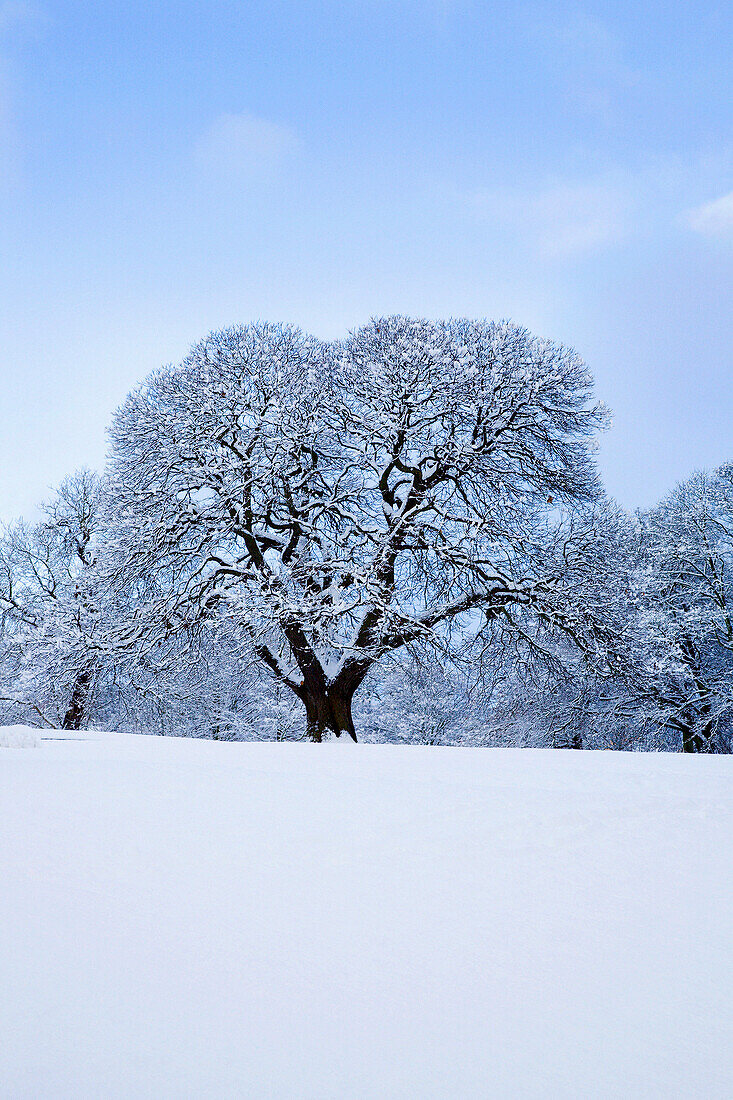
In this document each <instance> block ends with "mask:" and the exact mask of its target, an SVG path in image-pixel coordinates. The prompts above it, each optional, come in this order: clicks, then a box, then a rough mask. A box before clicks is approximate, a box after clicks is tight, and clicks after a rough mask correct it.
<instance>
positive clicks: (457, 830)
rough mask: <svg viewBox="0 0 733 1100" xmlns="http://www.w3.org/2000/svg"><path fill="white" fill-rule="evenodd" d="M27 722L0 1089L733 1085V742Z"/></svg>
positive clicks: (6, 883)
mask: <svg viewBox="0 0 733 1100" xmlns="http://www.w3.org/2000/svg"><path fill="white" fill-rule="evenodd" d="M42 736H43V740H42V741H41V743H40V744H39V745H37V746H36V747H33V745H32V744H31V745H23V744H22V743H20V741H19V742H18V743H17V744H14V743H13V742H12V741H10V746H9V747H4V748H1V749H0V1095H1V1096H2V1097H12V1098H13V1100H18V1098H21V1097H28V1098H30V1097H32V1098H34V1100H35V1098H38V1097H44V1098H50V1100H56V1098H59V1097H70V1098H71V1097H74V1098H79V1097H84V1098H85V1100H87V1098H96V1097H99V1098H102V1097H104V1098H105V1100H109V1098H116V1097H150V1098H153V1097H155V1098H159V1097H186V1098H194V1097H196V1098H198V1097H248V1098H249V1097H278V1098H279V1097H287V1098H291V1097H292V1098H295V1097H297V1098H300V1097H319V1098H320V1097H323V1098H325V1097H329V1098H334V1100H336V1098H339V1100H341V1098H352V1097H353V1098H358V1100H365V1098H372V1097H374V1098H376V1097H380V1098H382V1097H410V1098H413V1097H414V1098H419V1100H423V1098H430V1097H445V1098H455V1097H522V1098H525V1097H552V1098H555V1097H584V1098H585V1097H665V1098H668V1097H690V1098H692V1097H695V1098H711V1097H720V1098H723V1097H726V1098H729V1097H730V1096H732V1095H733V1008H732V1006H733V843H732V842H733V829H732V826H733V797H732V794H733V758H721V757H683V756H666V755H626V754H616V753H611V752H595V753H590V752H588V753H583V752H575V753H573V752H549V751H547V752H546V751H536V750H535V751H533V750H509V749H506V750H501V749H494V750H481V749H475V750H474V749H451V748H417V747H391V746H370V745H359V746H354V745H351V744H348V745H347V744H341V743H334V744H324V745H306V744H226V743H221V742H205V741H192V740H173V739H165V738H158V737H129V736H123V735H116V734H88V735H75V734H61V733H58V734H57V733H46V732H44V733H43V734H42ZM9 740H10V739H9ZM20 740H21V741H22V739H20Z"/></svg>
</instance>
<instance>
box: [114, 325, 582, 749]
mask: <svg viewBox="0 0 733 1100" xmlns="http://www.w3.org/2000/svg"><path fill="white" fill-rule="evenodd" d="M591 394H592V382H591V378H590V375H589V373H588V371H587V369H586V367H585V366H584V364H583V363H582V361H581V360H580V359H579V358H578V356H577V355H576V354H575V353H574V352H572V351H570V350H568V349H566V348H564V347H561V346H558V345H555V344H552V343H550V342H547V341H543V340H539V339H536V338H535V337H533V336H531V335H530V334H528V333H527V332H526V331H525V330H523V329H521V328H517V327H515V326H513V325H511V324H506V323H502V324H492V323H488V322H484V321H480V322H474V321H463V320H457V321H446V322H428V321H422V320H410V319H406V318H402V317H390V318H386V319H382V320H375V321H373V322H371V323H370V324H369V325H367V326H366V327H365V328H363V329H361V330H359V331H358V332H356V333H354V334H353V335H352V336H351V337H350V338H349V339H348V340H346V341H345V342H343V343H339V344H335V345H327V344H324V343H322V342H319V341H317V340H315V339H313V338H311V337H308V336H304V335H303V334H301V333H300V332H299V331H298V330H297V329H294V328H291V327H288V326H280V325H267V324H260V325H252V326H248V327H243V328H234V329H229V330H227V331H224V332H220V333H215V334H213V335H211V336H209V337H208V338H207V339H205V340H204V341H203V342H202V343H200V344H199V345H197V346H196V347H194V348H193V350H192V351H191V353H190V354H189V356H188V357H187V358H186V359H185V360H184V362H183V363H182V364H181V366H180V367H176V368H167V369H165V370H162V371H160V372H158V373H156V374H154V375H152V376H151V377H150V378H149V379H148V381H147V382H146V383H144V384H143V385H142V386H141V387H140V388H139V389H138V390H137V391H135V392H134V393H133V394H132V395H131V396H130V397H129V399H128V400H127V402H126V403H125V404H124V406H123V407H122V408H121V410H120V411H119V413H118V414H117V416H116V418H115V421H114V425H113V429H112V440H113V451H112V462H111V467H110V484H111V491H110V500H111V501H112V502H113V509H112V511H111V514H110V516H109V518H108V521H107V526H106V534H105V541H106V544H107V553H108V561H109V562H110V563H111V564H109V565H108V573H109V576H110V577H111V578H113V580H114V583H115V584H116V585H117V587H118V590H121V589H122V588H124V591H125V593H126V594H127V595H131V596H132V605H131V606H132V610H131V612H130V613H129V614H127V615H126V616H125V617H124V622H123V623H122V625H121V626H120V627H119V628H118V629H117V631H116V633H115V639H116V644H117V645H119V646H121V647H125V648H127V649H128V650H131V651H134V652H136V653H138V654H143V653H146V652H150V651H151V650H152V649H153V648H154V647H155V646H157V645H159V644H160V643H161V640H162V639H163V638H165V637H170V636H173V635H178V634H181V635H182V634H185V633H186V632H188V631H192V630H196V629H197V628H198V627H200V624H201V623H203V622H206V621H208V620H210V619H212V618H214V617H217V616H218V617H222V618H223V619H225V620H227V621H229V622H231V623H233V624H235V626H236V629H237V630H239V631H243V632H244V633H246V635H247V636H248V638H249V642H250V644H251V647H252V650H253V652H255V653H256V654H257V656H258V657H259V659H260V661H261V662H262V663H263V665H264V666H265V667H266V668H267V669H268V670H269V672H270V673H271V674H272V676H274V677H275V679H276V680H277V681H278V682H279V684H280V685H283V686H285V687H287V688H288V689H290V690H291V691H292V692H293V693H294V695H295V696H296V697H297V698H298V699H299V700H300V701H301V702H302V704H303V705H304V707H305V712H306V724H307V732H308V736H309V737H311V738H312V739H314V740H320V739H321V738H322V736H323V735H324V733H326V732H328V731H331V732H333V733H335V734H337V735H338V734H340V733H341V732H344V731H345V732H347V733H349V734H350V735H351V736H352V737H355V729H354V722H353V718H352V700H353V697H354V694H355V692H356V691H357V690H358V689H359V687H360V685H361V684H362V683H363V681H364V679H365V677H366V676H367V675H368V674H369V673H370V670H372V669H373V668H374V666H375V665H376V664H377V662H379V661H380V660H382V659H383V658H384V657H385V656H387V655H390V654H394V653H396V652H397V651H398V650H400V649H401V648H402V647H405V646H407V645H410V646H413V647H419V646H421V645H422V644H423V643H430V645H431V646H433V647H437V649H442V650H443V652H445V653H450V652H451V651H452V650H453V648H455V647H456V646H458V647H460V646H463V645H465V641H466V636H467V634H471V633H472V632H473V633H474V634H475V633H479V632H481V631H482V630H484V631H486V630H488V629H490V628H491V625H492V624H495V623H498V622H499V621H501V623H502V625H503V627H504V628H506V629H510V630H519V631H521V630H522V629H523V627H522V624H523V622H524V621H525V620H527V619H529V618H533V619H537V618H539V619H540V620H542V621H543V622H544V623H545V624H546V625H547V626H548V627H549V628H555V629H562V630H563V631H566V632H568V634H569V635H571V636H573V637H574V638H575V639H576V640H579V641H582V642H584V643H589V644H590V645H591V648H592V646H594V645H595V646H600V645H602V644H604V643H603V640H602V629H601V628H600V624H599V623H595V624H594V622H593V619H592V616H589V615H588V614H587V609H585V608H584V607H583V605H582V603H579V602H578V596H579V590H580V589H579V586H581V585H582V582H581V578H582V577H583V576H587V574H588V568H587V567H588V564H589V561H590V558H589V555H590V557H592V555H593V552H594V551H593V546H594V539H595V530H596V510H597V508H598V507H599V505H600V503H601V498H602V494H601V490H600V488H599V485H598V481H597V477H596V472H595V467H594V461H593V457H592V453H593V449H594V442H593V436H594V434H595V433H596V431H597V429H598V428H599V427H600V426H601V425H602V423H603V420H604V412H603V409H602V408H601V407H600V406H598V405H597V404H594V403H593V402H592V400H591ZM595 627H598V629H597V630H596V629H595ZM599 639H600V640H599Z"/></svg>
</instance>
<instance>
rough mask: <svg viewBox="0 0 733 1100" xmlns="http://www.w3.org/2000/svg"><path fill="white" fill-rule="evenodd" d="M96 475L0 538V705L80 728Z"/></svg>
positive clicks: (87, 475) (90, 665) (87, 673)
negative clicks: (36, 517)
mask: <svg viewBox="0 0 733 1100" xmlns="http://www.w3.org/2000/svg"><path fill="white" fill-rule="evenodd" d="M100 494H101V483H100V479H99V477H98V476H97V475H96V474H94V473H91V472H90V471H88V470H82V471H80V472H78V473H76V474H74V475H72V476H71V477H68V478H67V479H66V480H65V481H63V482H62V484H61V485H60V487H59V488H58V490H57V491H56V493H55V495H54V496H53V498H52V499H51V500H50V501H49V502H47V503H46V504H45V505H43V507H42V519H41V520H40V522H38V523H36V524H27V523H22V522H21V523H16V524H14V525H12V526H11V527H9V528H7V529H6V530H5V531H4V533H3V535H2V538H0V642H1V647H0V704H2V706H3V708H4V710H5V711H6V712H7V713H8V714H9V715H13V714H15V713H25V714H26V715H28V716H30V717H31V718H32V719H34V720H40V721H42V722H43V723H44V724H46V725H51V726H57V725H60V726H62V728H64V729H80V728H81V726H82V725H83V724H84V722H85V718H86V712H87V707H88V702H89V697H90V693H91V691H92V687H93V683H94V678H95V672H96V670H97V667H98V655H97V654H96V653H95V652H94V648H93V646H92V645H90V637H89V629H90V622H91V620H92V618H93V617H94V616H93V612H92V609H91V606H90V601H91V588H90V583H91V574H92V571H93V565H94V553H95V551H94V537H95V530H96V524H97V519H98V514H99V505H100Z"/></svg>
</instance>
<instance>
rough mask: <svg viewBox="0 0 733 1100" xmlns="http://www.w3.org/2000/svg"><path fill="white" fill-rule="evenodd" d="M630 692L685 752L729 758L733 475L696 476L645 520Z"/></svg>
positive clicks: (732, 470)
mask: <svg viewBox="0 0 733 1100" xmlns="http://www.w3.org/2000/svg"><path fill="white" fill-rule="evenodd" d="M639 523H640V542H641V548H642V549H641V560H640V566H639V568H638V570H637V573H636V579H637V589H636V594H635V597H636V606H637V620H636V625H637V634H638V645H639V646H640V647H643V648H644V650H645V651H646V661H645V663H644V666H643V667H644V670H645V672H644V676H643V677H641V678H638V679H637V680H636V681H635V682H634V683H633V684H632V685H631V687H632V692H633V691H634V690H635V691H636V692H637V693H638V695H637V704H638V706H639V707H640V709H641V710H642V711H643V712H644V717H645V718H647V720H649V719H651V720H656V721H657V722H658V723H660V724H662V725H664V726H666V727H667V728H668V729H669V730H672V731H674V732H675V733H676V734H677V735H678V736H679V737H680V739H681V742H682V748H683V751H684V752H716V751H730V744H731V724H732V723H733V574H732V570H733V467H731V466H723V467H721V468H720V469H719V470H716V471H714V472H713V473H708V472H705V471H701V472H698V473H696V474H693V476H692V477H690V478H689V479H688V480H687V481H685V482H682V483H681V484H679V485H678V486H677V487H676V489H675V490H674V491H673V492H672V493H671V494H670V495H669V496H668V497H667V498H666V499H665V500H663V501H662V502H661V504H659V505H658V506H657V507H656V508H654V509H652V510H651V511H649V512H646V513H644V514H642V515H640V517H639Z"/></svg>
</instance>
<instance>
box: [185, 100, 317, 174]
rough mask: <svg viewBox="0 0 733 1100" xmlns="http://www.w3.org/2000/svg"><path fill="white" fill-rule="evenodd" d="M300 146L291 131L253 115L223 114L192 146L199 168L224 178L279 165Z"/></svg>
mask: <svg viewBox="0 0 733 1100" xmlns="http://www.w3.org/2000/svg"><path fill="white" fill-rule="evenodd" d="M300 145H301V142H300V139H299V138H298V136H297V134H295V132H294V131H293V130H291V129H290V128H289V127H287V126H283V125H281V124H280V123H278V122H270V121H269V120H268V119H264V118H257V117H256V116H255V115H250V114H247V113H244V114H238V115H235V114H224V115H220V116H219V117H218V118H217V119H215V120H214V122H213V123H212V125H211V126H210V127H209V129H208V130H207V132H206V133H205V134H204V135H203V136H202V138H201V139H200V141H199V142H198V145H197V146H196V160H197V162H198V164H199V165H200V166H201V167H204V168H206V169H207V170H209V171H213V172H214V173H216V174H219V173H223V174H225V175H227V176H251V175H257V174H259V173H262V172H265V171H269V170H271V169H272V168H273V167H276V166H277V165H278V164H280V163H282V161H284V160H285V159H286V158H287V157H288V156H289V155H290V154H292V153H293V152H295V151H296V150H297V149H298V148H299V147H300Z"/></svg>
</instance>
